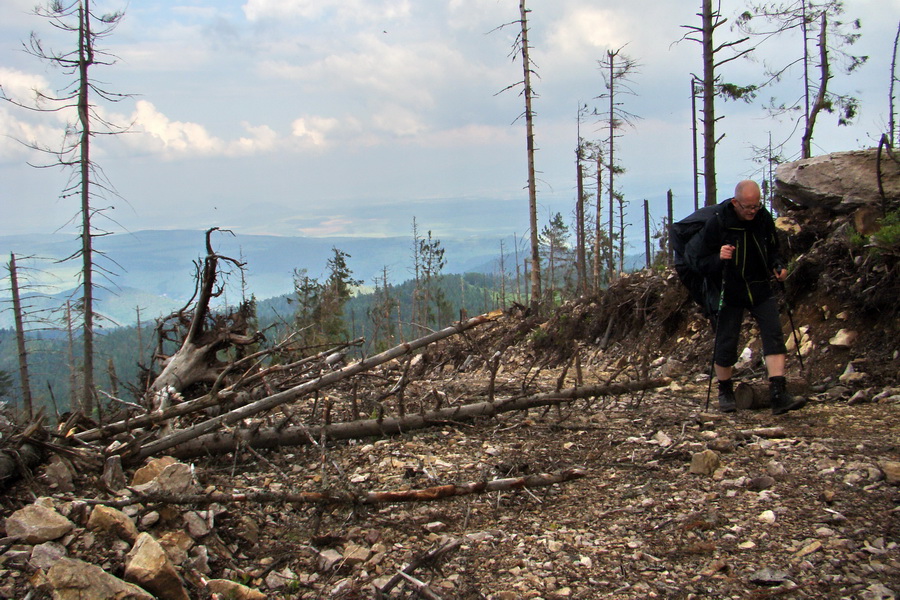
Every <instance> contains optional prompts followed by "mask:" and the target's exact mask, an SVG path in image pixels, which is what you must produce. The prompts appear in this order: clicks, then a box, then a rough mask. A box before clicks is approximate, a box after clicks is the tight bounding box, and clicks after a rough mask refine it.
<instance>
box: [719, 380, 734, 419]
mask: <svg viewBox="0 0 900 600" xmlns="http://www.w3.org/2000/svg"><path fill="white" fill-rule="evenodd" d="M736 410H737V404H736V403H735V401H734V381H732V380H731V379H725V380H724V381H723V380H721V379H720V380H719V412H720V413H733V412H734V411H736Z"/></svg>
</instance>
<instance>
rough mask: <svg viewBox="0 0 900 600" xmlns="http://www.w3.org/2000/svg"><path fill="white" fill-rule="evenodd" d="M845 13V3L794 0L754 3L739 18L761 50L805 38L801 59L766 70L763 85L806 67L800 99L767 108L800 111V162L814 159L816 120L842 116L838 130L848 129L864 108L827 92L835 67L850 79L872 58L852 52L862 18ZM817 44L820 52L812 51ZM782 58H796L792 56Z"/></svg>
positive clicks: (777, 111) (852, 99)
mask: <svg viewBox="0 0 900 600" xmlns="http://www.w3.org/2000/svg"><path fill="white" fill-rule="evenodd" d="M844 12H845V9H844V3H843V1H842V0H824V1H821V2H816V1H815V0H790V1H781V2H769V3H753V4H751V5H750V7H749V9H748V10H747V11H745V12H744V13H742V14H741V16H740V18H739V19H738V26H739V27H740V28H741V29H742V30H743V31H746V32H747V33H750V34H752V35H755V36H758V37H759V38H760V39H761V41H760V43H759V45H760V46H761V45H762V44H764V43H766V42H768V41H770V40H772V41H774V40H778V41H779V42H781V38H783V36H784V35H786V34H791V33H795V32H799V34H800V42H801V44H802V51H801V52H800V53H799V54H800V56H799V57H798V58H792V59H789V60H787V61H784V62H779V63H777V64H774V65H767V66H766V71H765V75H766V77H767V81H766V82H765V84H764V85H771V84H775V83H778V82H780V81H782V80H784V78H785V77H787V76H789V74H790V72H791V70H792V68H793V67H795V66H799V67H801V68H802V80H803V92H802V94H801V96H800V98H799V99H798V100H796V101H792V102H786V103H777V102H775V101H774V100H773V101H772V102H771V104H770V106H769V107H768V109H769V111H770V112H771V113H772V114H774V115H782V114H789V113H796V112H801V116H800V117H799V118H798V122H799V124H800V129H801V130H802V132H803V133H802V135H801V139H800V152H801V158H809V157H810V156H811V155H812V138H813V131H814V129H815V125H816V119H817V118H818V116H819V115H820V114H821V113H822V112H823V111H824V112H828V113H832V112H837V113H838V125H848V124H850V122H851V121H852V120H853V119H854V118H855V117H856V114H857V112H858V109H859V101H858V100H857V99H856V98H855V97H853V96H851V95H849V94H838V93H835V92H833V91H831V90H829V88H828V84H829V82H830V81H831V79H832V78H833V77H834V74H835V68H836V67H838V68H840V69H841V70H843V71H844V73H845V74H848V75H849V74H850V73H853V72H854V71H855V70H856V69H857V68H859V67H860V66H862V65H863V64H865V63H866V61H867V60H868V57H867V56H857V55H853V54H850V52H848V49H849V47H850V46H852V45H853V44H855V43H856V42H857V40H859V37H860V34H859V30H860V28H861V23H860V21H859V20H858V19H856V20H850V21H846V20H842V18H841V16H842V15H843V14H844ZM814 39H815V45H816V47H817V51H816V52H811V51H810V46H811V45H812V44H813V40H814ZM782 44H783V42H782ZM781 55H786V56H788V57H790V56H792V55H791V54H790V53H787V54H785V53H781ZM793 56H796V55H793ZM815 69H818V73H819V76H818V78H817V79H815V78H813V77H812V76H811V75H810V72H811V71H813V70H815ZM782 144H783V143H782ZM782 144H779V146H780V145H782Z"/></svg>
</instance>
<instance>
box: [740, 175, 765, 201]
mask: <svg viewBox="0 0 900 600" xmlns="http://www.w3.org/2000/svg"><path fill="white" fill-rule="evenodd" d="M761 196H762V194H760V192H759V186H758V185H757V184H756V182H755V181H753V180H752V179H745V180H743V181H740V182H738V184H737V185H736V186H735V188H734V197H735V198H737V200H738V202H743V203H744V204H755V203H758V202H759V199H760V197H761Z"/></svg>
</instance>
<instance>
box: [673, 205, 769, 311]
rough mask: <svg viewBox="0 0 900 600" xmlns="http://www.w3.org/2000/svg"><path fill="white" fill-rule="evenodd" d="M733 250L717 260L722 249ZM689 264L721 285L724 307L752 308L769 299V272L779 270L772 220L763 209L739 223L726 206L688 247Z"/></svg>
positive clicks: (731, 209)
mask: <svg viewBox="0 0 900 600" xmlns="http://www.w3.org/2000/svg"><path fill="white" fill-rule="evenodd" d="M726 244H730V245H733V246H734V247H735V251H734V258H733V259H732V260H728V261H723V260H722V259H720V258H719V250H720V249H721V247H722V246H724V245H726ZM687 254H688V255H689V256H692V257H693V259H692V260H693V261H695V263H694V264H693V265H691V266H692V267H693V268H695V269H697V270H698V271H700V272H701V273H703V274H704V276H706V277H709V278H713V279H716V280H721V281H723V282H724V284H725V292H724V298H723V300H724V303H725V304H727V305H728V306H743V307H750V306H756V305H757V304H759V303H760V302H762V301H764V300H766V299H768V298H770V297H771V296H772V287H771V285H770V281H771V280H772V276H773V273H772V270H773V269H776V268H779V269H780V268H783V265H784V262H783V261H782V259H781V255H780V253H779V251H778V236H777V232H776V230H775V220H774V219H773V218H772V214H771V213H770V212H769V211H768V210H766V209H765V208H762V209H760V210H759V211H758V212H757V213H756V215H755V216H754V218H753V219H752V220H750V221H742V220H741V219H739V218H738V216H737V214H736V213H735V211H734V206H733V205H732V204H731V203H729V204H727V205H726V206H725V207H724V210H723V211H722V218H721V219H719V218H715V217H714V218H711V219H709V220H708V221H707V222H706V225H704V227H703V230H702V231H701V232H700V234H699V235H696V236H694V238H693V239H692V240H691V241H690V243H689V244H688V252H687Z"/></svg>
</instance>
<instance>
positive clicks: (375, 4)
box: [243, 0, 410, 22]
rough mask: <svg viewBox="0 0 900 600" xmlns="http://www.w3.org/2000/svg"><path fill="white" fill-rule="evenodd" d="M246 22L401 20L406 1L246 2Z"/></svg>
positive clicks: (408, 8)
mask: <svg viewBox="0 0 900 600" xmlns="http://www.w3.org/2000/svg"><path fill="white" fill-rule="evenodd" d="M243 10H244V15H245V16H246V17H247V20H248V21H269V20H282V19H294V18H299V19H319V18H321V17H323V16H326V15H330V14H334V15H335V16H336V17H337V19H338V20H340V21H349V22H372V21H383V20H393V19H398V18H403V17H406V16H408V15H409V13H410V3H409V1H408V0H377V1H376V0H248V2H247V3H246V4H244V6H243Z"/></svg>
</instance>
